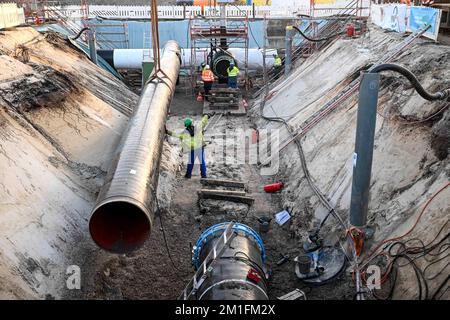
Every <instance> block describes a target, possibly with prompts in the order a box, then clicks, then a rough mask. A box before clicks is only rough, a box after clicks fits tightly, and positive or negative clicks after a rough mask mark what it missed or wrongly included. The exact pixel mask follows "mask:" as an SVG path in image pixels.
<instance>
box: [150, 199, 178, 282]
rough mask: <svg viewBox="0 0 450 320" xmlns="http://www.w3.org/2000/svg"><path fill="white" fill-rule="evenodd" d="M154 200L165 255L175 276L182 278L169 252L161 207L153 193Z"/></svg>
mask: <svg viewBox="0 0 450 320" xmlns="http://www.w3.org/2000/svg"><path fill="white" fill-rule="evenodd" d="M155 200H156V201H155V202H156V209H157V213H158V214H157V215H158V217H159V223H160V225H161V232H162V235H163V239H164V245H165V247H166V250H167V255H168V256H169V260H170V262H171V264H172V267H173V268H174V270H175V271H176V272H177V278H178V279H179V280H183V279H182V278H181V277H180V276H179V273H181V271H180V270H179V269H178V268H177V266H176V264H175V262H174V261H173V258H172V255H171V253H170V249H169V245H168V242H167V238H166V232H165V230H164V225H163V220H162V210H161V208H160V206H159V201H158V197H156V195H155Z"/></svg>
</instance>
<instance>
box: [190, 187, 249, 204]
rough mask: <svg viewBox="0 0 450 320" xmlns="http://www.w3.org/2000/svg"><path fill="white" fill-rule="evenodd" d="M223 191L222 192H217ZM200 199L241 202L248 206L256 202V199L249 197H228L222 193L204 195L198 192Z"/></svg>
mask: <svg viewBox="0 0 450 320" xmlns="http://www.w3.org/2000/svg"><path fill="white" fill-rule="evenodd" d="M217 191H221V190H217ZM198 195H199V197H200V199H213V200H223V201H232V202H240V203H246V204H248V205H252V204H253V202H255V199H253V198H251V197H247V196H233V195H226V194H221V193H203V192H201V191H199V192H198Z"/></svg>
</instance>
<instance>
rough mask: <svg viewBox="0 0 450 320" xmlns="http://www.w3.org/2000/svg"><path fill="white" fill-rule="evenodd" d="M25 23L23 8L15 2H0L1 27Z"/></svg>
mask: <svg viewBox="0 0 450 320" xmlns="http://www.w3.org/2000/svg"><path fill="white" fill-rule="evenodd" d="M24 23H25V13H24V11H23V8H18V7H17V5H16V4H15V3H0V29H4V28H11V27H15V26H18V25H21V24H24Z"/></svg>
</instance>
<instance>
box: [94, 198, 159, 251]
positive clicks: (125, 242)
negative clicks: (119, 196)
mask: <svg viewBox="0 0 450 320" xmlns="http://www.w3.org/2000/svg"><path fill="white" fill-rule="evenodd" d="M89 231H90V233H91V237H92V239H93V240H94V241H95V243H96V244H97V245H98V246H99V247H101V248H102V249H105V250H108V251H111V252H113V253H127V252H130V251H133V250H135V249H137V248H139V247H141V246H142V245H143V244H144V243H145V241H146V240H147V239H148V237H149V235H150V231H151V221H150V218H149V217H148V216H147V214H146V213H145V212H144V211H143V210H142V209H141V208H140V207H138V206H136V205H134V204H132V203H129V202H125V201H119V202H117V201H116V202H109V203H105V204H103V205H101V206H99V207H97V208H96V209H95V210H94V212H93V213H92V216H91V220H90V221H89Z"/></svg>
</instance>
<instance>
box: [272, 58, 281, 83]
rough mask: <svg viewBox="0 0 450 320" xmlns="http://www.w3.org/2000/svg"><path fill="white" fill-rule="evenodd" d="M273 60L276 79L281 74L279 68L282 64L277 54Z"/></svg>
mask: <svg viewBox="0 0 450 320" xmlns="http://www.w3.org/2000/svg"><path fill="white" fill-rule="evenodd" d="M273 58H274V59H275V60H274V62H273V68H274V72H275V77H276V78H278V75H279V74H280V73H281V66H282V64H283V62H282V61H281V58H280V57H279V56H278V55H277V54H274V55H273Z"/></svg>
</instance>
